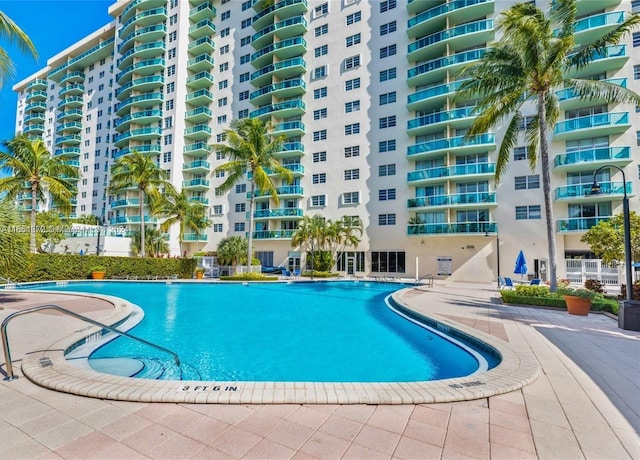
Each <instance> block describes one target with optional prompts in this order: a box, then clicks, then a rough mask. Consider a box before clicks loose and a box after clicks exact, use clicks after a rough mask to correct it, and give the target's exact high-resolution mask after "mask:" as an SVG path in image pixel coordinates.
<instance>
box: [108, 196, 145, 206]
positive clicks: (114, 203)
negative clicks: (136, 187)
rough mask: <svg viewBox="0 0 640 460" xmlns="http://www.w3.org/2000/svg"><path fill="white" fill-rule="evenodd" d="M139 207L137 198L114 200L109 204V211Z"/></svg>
mask: <svg viewBox="0 0 640 460" xmlns="http://www.w3.org/2000/svg"><path fill="white" fill-rule="evenodd" d="M139 205H140V199H139V198H131V199H125V200H115V201H112V202H111V209H123V208H137V207H139Z"/></svg>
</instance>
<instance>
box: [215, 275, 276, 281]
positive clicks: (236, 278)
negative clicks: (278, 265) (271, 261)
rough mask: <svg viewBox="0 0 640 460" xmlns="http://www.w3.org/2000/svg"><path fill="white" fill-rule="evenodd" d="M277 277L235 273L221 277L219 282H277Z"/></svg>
mask: <svg viewBox="0 0 640 460" xmlns="http://www.w3.org/2000/svg"><path fill="white" fill-rule="evenodd" d="M278 279H279V278H278V277H277V276H269V275H264V274H262V273H236V274H235V275H231V276H221V277H220V281H278Z"/></svg>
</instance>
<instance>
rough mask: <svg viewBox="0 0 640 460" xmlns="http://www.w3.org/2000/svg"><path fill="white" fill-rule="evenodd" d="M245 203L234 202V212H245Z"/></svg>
mask: <svg viewBox="0 0 640 460" xmlns="http://www.w3.org/2000/svg"><path fill="white" fill-rule="evenodd" d="M245 211H246V203H236V212H245Z"/></svg>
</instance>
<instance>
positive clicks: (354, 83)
mask: <svg viewBox="0 0 640 460" xmlns="http://www.w3.org/2000/svg"><path fill="white" fill-rule="evenodd" d="M358 88H360V77H358V78H353V79H351V80H347V81H346V82H345V83H344V89H345V91H351V90H354V89H358Z"/></svg>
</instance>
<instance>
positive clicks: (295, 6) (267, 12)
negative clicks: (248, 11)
mask: <svg viewBox="0 0 640 460" xmlns="http://www.w3.org/2000/svg"><path fill="white" fill-rule="evenodd" d="M256 3H257V2H254V7H255V6H256ZM306 12H307V0H284V1H281V2H277V3H272V4H271V5H270V6H268V7H267V8H264V9H263V10H262V11H260V12H258V13H257V14H256V15H255V16H253V20H252V22H251V23H252V25H253V28H254V29H255V30H260V29H262V28H264V27H265V26H267V25H268V24H269V23H270V22H271V21H273V20H274V18H275V17H276V13H277V17H279V18H286V17H290V16H299V15H301V14H304V13H306Z"/></svg>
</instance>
